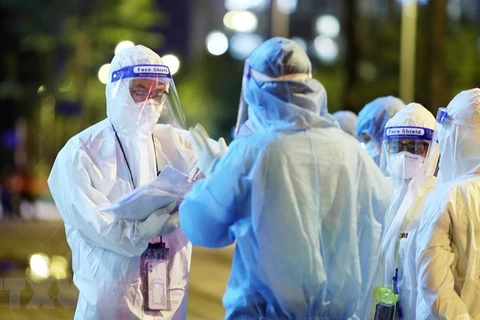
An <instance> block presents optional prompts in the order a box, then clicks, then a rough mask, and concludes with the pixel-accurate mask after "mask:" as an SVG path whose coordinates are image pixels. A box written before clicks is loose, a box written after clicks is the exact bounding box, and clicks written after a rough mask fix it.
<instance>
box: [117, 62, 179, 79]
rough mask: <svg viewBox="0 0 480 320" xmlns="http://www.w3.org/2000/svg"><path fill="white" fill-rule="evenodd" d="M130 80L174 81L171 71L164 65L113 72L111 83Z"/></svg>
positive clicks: (129, 68)
mask: <svg viewBox="0 0 480 320" xmlns="http://www.w3.org/2000/svg"><path fill="white" fill-rule="evenodd" d="M128 78H147V79H157V80H162V79H163V80H164V81H165V80H168V82H170V80H172V75H171V74H170V69H169V68H168V67H167V66H166V65H163V64H139V65H135V66H128V67H124V68H122V69H120V70H117V71H114V72H112V79H111V82H112V83H114V82H116V81H119V80H122V79H128Z"/></svg>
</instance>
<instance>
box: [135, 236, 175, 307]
mask: <svg viewBox="0 0 480 320" xmlns="http://www.w3.org/2000/svg"><path fill="white" fill-rule="evenodd" d="M168 253H169V250H168V248H165V243H154V244H149V245H148V248H147V250H145V252H144V253H143V254H142V258H141V264H142V266H141V273H142V274H141V278H142V293H143V298H144V309H145V310H146V311H159V310H168V308H169V297H168V268H167V267H168Z"/></svg>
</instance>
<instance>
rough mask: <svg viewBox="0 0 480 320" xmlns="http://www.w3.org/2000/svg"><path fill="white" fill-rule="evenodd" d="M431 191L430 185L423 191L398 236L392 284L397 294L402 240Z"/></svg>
mask: <svg viewBox="0 0 480 320" xmlns="http://www.w3.org/2000/svg"><path fill="white" fill-rule="evenodd" d="M428 189H429V185H428V184H427V185H426V186H425V187H424V188H423V190H422V193H421V194H420V196H419V197H418V199H417V201H416V202H415V204H414V205H413V207H412V210H410V213H409V214H408V216H407V220H406V221H405V223H404V224H403V227H402V231H401V232H400V234H399V235H398V239H397V243H396V245H395V264H394V269H395V276H394V278H393V280H394V281H393V282H392V287H393V289H394V291H397V292H395V293H397V294H398V290H397V289H396V288H395V286H396V284H395V281H396V280H398V257H399V255H400V240H401V239H402V235H403V234H404V233H405V230H406V229H407V227H408V224H409V223H410V221H411V220H412V217H413V214H414V213H415V211H417V209H418V206H419V205H420V203H421V202H422V200H423V198H424V197H425V194H426V193H427V191H428Z"/></svg>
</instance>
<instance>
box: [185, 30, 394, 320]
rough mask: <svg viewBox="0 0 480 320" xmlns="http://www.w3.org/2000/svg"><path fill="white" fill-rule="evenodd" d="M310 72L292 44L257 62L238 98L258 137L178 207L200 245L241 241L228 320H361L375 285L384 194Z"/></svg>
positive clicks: (278, 43) (235, 145)
mask: <svg viewBox="0 0 480 320" xmlns="http://www.w3.org/2000/svg"><path fill="white" fill-rule="evenodd" d="M310 71H311V64H310V60H309V59H308V57H307V55H306V54H305V52H304V51H303V50H302V49H301V48H300V47H299V46H298V45H297V44H295V42H293V41H290V40H288V39H284V38H273V39H270V40H268V41H266V42H265V43H263V44H262V45H261V46H259V47H258V48H257V49H256V50H255V51H254V52H253V53H252V55H251V56H250V58H249V59H248V60H247V62H246V67H245V73H244V84H243V85H244V87H243V97H242V99H243V100H245V103H246V104H247V105H248V115H249V116H250V115H254V116H255V117H256V119H255V121H253V122H252V123H251V125H252V127H253V129H254V130H251V131H252V132H250V134H248V135H246V136H239V137H237V138H236V139H235V140H234V141H233V142H232V143H231V144H230V146H229V150H228V152H227V153H226V154H225V155H224V156H223V158H222V159H220V161H219V162H218V164H217V165H216V167H215V169H214V171H213V172H212V173H211V175H210V176H208V177H207V178H206V179H205V180H203V181H200V182H197V183H196V185H195V186H194V189H193V190H192V192H191V193H189V194H188V195H187V196H186V198H185V200H184V202H183V203H182V205H181V206H180V224H181V226H182V229H183V231H184V232H185V234H186V235H187V238H189V239H190V240H191V241H192V243H194V244H198V245H202V246H206V247H211V248H217V247H223V246H227V245H229V244H232V243H233V242H234V241H236V247H235V254H234V258H233V265H232V270H231V275H230V280H229V283H228V286H227V289H226V293H225V295H224V297H223V304H224V307H225V309H226V318H227V319H260V318H262V319H350V318H352V319H353V318H357V317H358V310H359V308H360V306H361V304H363V302H364V300H363V299H364V297H365V296H366V294H367V288H369V284H371V282H372V280H373V278H374V274H373V272H374V267H375V265H376V263H377V259H378V251H379V250H378V249H379V241H380V234H381V231H382V224H383V218H384V214H385V210H386V208H387V205H388V201H389V199H390V190H389V187H388V183H387V181H386V178H385V177H384V176H383V175H382V173H381V172H380V170H378V168H377V167H376V165H375V164H374V163H373V161H372V160H371V159H370V158H369V157H368V155H367V154H366V153H365V151H364V150H363V149H362V147H361V146H360V144H359V143H358V142H357V141H356V140H355V139H354V138H353V137H352V136H350V135H348V134H346V133H345V132H343V131H342V130H341V129H340V128H339V127H338V126H337V123H336V121H335V120H334V119H333V117H332V116H331V115H329V114H328V112H327V105H326V92H325V89H324V87H323V86H322V85H321V84H320V83H319V82H318V81H316V80H314V79H312V78H311V77H310ZM239 114H240V115H241V114H242V112H240V113H239ZM239 124H240V125H241V126H243V125H245V124H246V122H245V123H242V122H241V121H239ZM240 131H241V130H240Z"/></svg>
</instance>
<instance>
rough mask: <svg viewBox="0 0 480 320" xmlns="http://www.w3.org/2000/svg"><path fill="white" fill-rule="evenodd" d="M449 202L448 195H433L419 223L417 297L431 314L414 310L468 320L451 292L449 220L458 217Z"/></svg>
mask: <svg viewBox="0 0 480 320" xmlns="http://www.w3.org/2000/svg"><path fill="white" fill-rule="evenodd" d="M456 198H457V200H458V197H456ZM450 199H451V198H450V194H448V193H446V194H445V193H444V192H443V193H439V192H435V191H434V192H432V193H431V194H430V195H429V196H428V198H427V202H426V204H425V209H424V213H423V216H422V220H421V221H420V225H419V229H418V232H417V234H418V241H417V254H416V257H417V280H418V294H419V296H422V299H423V302H425V304H424V305H426V307H429V309H430V310H418V308H417V314H432V315H433V316H435V317H436V318H437V319H469V318H470V317H469V315H468V309H467V306H466V305H465V303H464V302H463V301H462V299H461V298H460V297H459V295H458V294H457V292H456V291H455V289H454V285H455V279H454V275H453V272H452V264H453V262H454V260H455V256H454V253H453V252H452V249H451V236H450V233H451V232H452V229H451V228H452V225H451V219H452V218H455V217H456V216H457V214H460V215H461V213H455V206H454V205H453V204H452V202H451V200H450ZM457 205H458V203H457ZM460 207H461V206H460ZM422 305H423V303H422ZM419 308H422V306H421V305H419Z"/></svg>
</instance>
